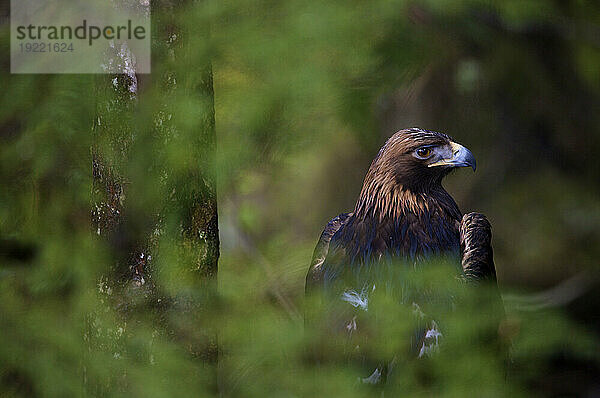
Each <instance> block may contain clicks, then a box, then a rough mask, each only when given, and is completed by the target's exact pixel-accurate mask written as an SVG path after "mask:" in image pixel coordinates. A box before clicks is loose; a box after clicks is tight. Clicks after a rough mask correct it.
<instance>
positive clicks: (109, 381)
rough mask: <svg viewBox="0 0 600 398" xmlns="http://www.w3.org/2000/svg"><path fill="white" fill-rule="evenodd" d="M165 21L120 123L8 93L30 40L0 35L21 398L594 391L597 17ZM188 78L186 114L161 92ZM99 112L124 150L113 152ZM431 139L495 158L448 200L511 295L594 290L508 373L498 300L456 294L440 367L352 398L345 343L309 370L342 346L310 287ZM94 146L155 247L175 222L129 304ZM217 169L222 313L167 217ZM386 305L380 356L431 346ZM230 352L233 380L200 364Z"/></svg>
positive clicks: (312, 11) (0, 386)
mask: <svg viewBox="0 0 600 398" xmlns="http://www.w3.org/2000/svg"><path fill="white" fill-rule="evenodd" d="M153 7H154V8H153V37H154V42H153V73H152V75H150V77H149V79H154V81H153V82H152V83H151V84H150V85H149V86H147V87H149V88H148V90H147V91H142V92H141V93H140V95H139V98H138V99H135V100H132V102H131V107H130V105H126V104H116V105H115V106H114V107H113V108H109V109H108V110H107V109H101V108H100V107H99V104H100V105H101V104H105V103H106V101H110V98H112V96H114V95H115V94H114V92H113V91H111V90H112V88H111V87H112V86H111V84H110V80H109V77H106V80H102V78H103V77H98V76H85V75H81V76H68V75H67V76H50V75H38V76H32V75H11V74H10V73H9V70H10V67H9V57H8V55H7V54H8V47H9V37H8V34H9V32H8V26H7V23H3V24H2V25H1V26H0V44H1V46H2V48H3V49H4V52H3V54H5V56H3V57H2V62H1V63H0V68H1V69H2V73H1V74H0V80H1V87H2V89H3V90H2V94H0V101H1V102H0V239H1V243H2V253H0V342H1V343H0V395H2V396H23V397H32V396H40V397H41V396H48V397H65V396H140V397H141V396H143V397H152V396H156V397H163V396H216V395H219V392H220V394H222V395H224V396H240V397H248V396H323V395H329V396H345V397H353V396H381V389H382V388H383V389H384V390H385V393H386V395H388V396H421V395H423V396H431V395H435V396H465V395H475V396H519V395H524V396H528V395H540V396H547V395H553V394H555V395H560V394H561V393H563V394H568V393H571V394H579V395H584V394H589V396H592V395H593V394H594V392H595V393H597V391H598V388H599V387H598V384H597V383H598V382H597V380H598V377H597V376H598V374H599V366H600V365H599V360H600V358H599V355H598V353H599V352H600V347H599V344H598V332H599V330H600V325H599V323H598V321H597V320H598V319H599V318H598V305H597V304H598V299H597V298H596V297H595V296H594V295H593V293H590V292H593V291H594V287H595V286H596V285H595V284H594V283H595V282H594V281H595V280H597V279H594V278H595V277H596V276H597V275H598V261H597V258H598V256H599V255H600V249H599V248H598V247H599V246H598V245H597V243H598V242H599V241H600V204H599V203H600V201H599V200H598V195H599V193H600V192H599V190H600V187H599V186H598V183H597V182H598V180H599V179H600V167H599V166H600V165H599V163H598V152H599V151H600V134H599V133H600V131H599V129H600V127H599V126H600V120H599V118H600V74H599V73H598V71H599V70H600V42H599V41H598V37H600V35H599V34H598V32H600V5H599V4H598V3H597V2H592V1H559V0H555V1H542V0H527V1H503V2H490V1H476V0H460V1H453V2H449V1H433V0H430V1H391V0H381V1H379V0H378V1H369V2H366V1H352V2H348V1H328V2H325V1H295V0H291V1H286V2H275V1H256V0H236V1H211V0H205V1H189V2H173V3H170V2H155V3H153ZM0 9H1V10H2V12H3V13H4V14H3V15H8V10H7V6H4V5H2V6H1V7H0ZM163 11H165V13H164V14H163V13H162V12H163ZM172 21H177V24H179V26H180V29H181V31H182V32H184V33H185V34H186V37H185V40H184V41H183V44H182V47H181V48H180V49H179V52H178V53H177V54H179V55H178V56H175V57H173V56H171V55H172V54H171V52H170V49H169V48H168V46H165V42H164V41H161V39H160V38H161V37H164V35H168V34H169V29H170V27H171V22H172ZM207 31H210V34H209V36H207V35H206V32H207ZM208 62H210V63H212V71H213V75H214V104H215V119H216V136H217V149H216V152H215V153H214V154H213V153H212V152H213V151H207V150H206V147H204V145H205V143H203V142H201V141H199V136H198V135H197V133H198V129H199V128H200V126H205V125H206V122H207V120H206V117H207V115H210V113H211V109H210V107H211V105H210V103H211V101H212V98H209V97H210V95H209V96H206V93H207V91H206V90H205V91H202V92H199V91H197V90H196V91H195V90H194V88H196V87H198V86H202V84H203V82H204V83H205V80H206V79H205V77H206V64H207V63H208ZM171 73H173V75H171ZM172 76H176V77H177V84H176V86H177V88H176V89H173V90H174V91H173V90H171V89H170V87H171V85H170V84H171V83H169V84H164V85H161V83H160V82H172V80H171V77H172ZM141 81H142V82H143V81H144V77H141ZM157 82H158V83H157ZM106 83H108V84H106ZM105 86H108V90H105V89H104V87H105ZM121 95H122V94H121ZM128 103H129V102H128ZM113 105H114V104H113ZM99 113H100V114H102V116H103V118H104V120H107V121H108V122H110V123H113V126H114V129H113V130H112V131H113V132H119V133H123V140H125V141H127V142H128V145H127V146H125V145H122V144H123V141H122V140H118V139H116V138H115V136H112V135H111V136H109V137H108V139H107V141H106V142H104V141H102V138H98V135H94V132H96V133H97V130H94V126H95V124H94V123H95V121H96V120H97V119H98V115H99ZM168 117H171V118H172V121H169V122H168V123H167V126H168V128H164V129H163V128H162V127H159V126H163V125H162V124H161V122H164V121H165V120H167V119H168ZM411 126H419V127H423V128H427V129H432V130H439V131H443V132H446V133H448V134H450V135H451V136H453V137H454V138H455V139H456V140H457V141H459V142H461V143H462V144H464V145H465V146H467V147H469V148H470V149H471V150H472V151H473V153H474V154H475V156H476V157H477V160H478V170H477V173H475V174H474V175H470V174H468V173H464V172H459V173H455V174H453V175H452V176H450V177H449V178H448V180H447V184H446V185H447V188H448V190H449V192H450V193H451V194H452V195H453V196H454V197H455V199H456V201H457V203H458V204H459V206H460V207H461V209H462V210H463V212H467V211H472V210H475V211H481V212H483V213H485V214H486V215H487V216H488V218H489V219H490V221H491V223H492V225H493V228H494V240H493V243H494V248H495V260H496V267H497V269H498V274H499V278H500V283H501V285H502V287H503V290H504V292H510V290H511V289H513V288H519V289H524V288H529V289H530V290H533V289H535V288H542V287H548V286H551V285H553V284H555V283H558V282H559V281H561V280H563V279H564V278H566V277H568V276H570V275H573V274H575V273H578V272H587V273H588V274H586V275H590V277H589V278H588V279H589V281H590V283H591V287H589V286H588V290H585V289H584V290H583V291H581V292H579V293H580V295H579V296H578V298H577V299H576V300H574V301H569V302H568V303H563V304H568V306H566V307H560V308H549V309H540V310H536V311H528V312H519V311H517V310H514V309H511V308H509V309H508V313H507V318H506V320H505V321H504V322H503V324H502V325H501V332H502V333H503V334H504V335H505V336H507V337H508V338H512V341H513V347H512V350H511V352H512V358H513V359H512V364H511V365H510V366H504V364H503V363H502V358H501V357H500V356H499V355H498V354H497V353H495V352H491V351H490V350H489V349H488V347H487V346H486V345H485V344H483V343H481V344H480V343H473V341H476V340H477V339H476V338H475V337H473V338H472V336H477V335H478V333H480V331H482V330H488V331H489V328H490V317H489V314H490V309H489V308H488V307H487V306H486V305H485V299H482V297H483V298H484V297H485V296H486V290H485V289H484V288H483V287H482V288H477V289H467V288H462V287H461V288H458V289H457V290H456V291H455V295H456V296H457V299H458V301H459V302H460V303H462V305H461V306H459V307H458V308H457V310H456V311H454V312H451V313H449V314H448V315H447V316H448V319H447V321H446V322H447V326H448V332H447V333H446V334H445V340H444V345H443V346H442V349H441V351H440V353H439V355H438V356H435V357H433V358H430V359H426V360H423V361H416V360H413V361H410V360H406V361H404V362H402V366H401V367H400V366H399V367H397V368H396V369H397V370H396V371H395V375H396V376H395V377H394V378H392V379H391V380H390V382H389V383H388V385H387V386H385V387H376V388H370V387H368V386H364V385H360V383H357V382H356V380H357V378H358V377H365V375H364V374H363V373H362V372H363V370H362V369H360V368H358V367H354V366H353V365H352V364H351V363H350V364H349V363H348V362H347V361H344V360H343V358H341V357H343V356H344V355H343V353H341V352H336V349H335V347H337V345H336V342H335V339H336V337H335V336H331V339H332V342H331V347H333V348H331V350H330V351H328V355H329V356H330V357H331V358H332V359H331V361H329V362H326V363H323V364H321V365H320V366H318V367H317V366H316V365H315V364H314V363H313V362H311V360H310V358H307V354H306V349H307V347H308V346H310V345H311V344H314V343H315V340H318V339H322V338H323V336H315V335H313V334H312V333H311V332H307V333H306V332H305V331H304V327H303V322H302V314H303V312H304V309H305V303H304V302H303V283H304V276H305V274H306V271H307V268H308V264H309V261H310V257H311V253H312V249H313V248H314V245H315V243H316V241H317V238H318V236H319V234H320V232H321V230H322V228H323V227H324V225H325V224H326V222H327V221H328V220H329V219H330V218H331V217H333V216H335V215H337V214H339V213H341V212H346V211H350V210H351V209H352V208H353V206H354V201H355V200H356V197H357V195H358V192H359V190H360V186H361V183H362V178H363V177H364V174H365V172H366V170H367V168H368V165H369V163H370V161H371V160H372V158H373V156H374V155H375V154H376V152H377V150H378V148H379V147H380V146H381V145H382V144H383V142H384V141H385V139H386V138H387V137H389V136H390V135H391V134H393V133H394V132H395V131H397V130H399V129H401V128H405V127H411ZM127 129H131V132H132V134H129V133H128V132H130V130H127ZM126 133H127V134H126ZM115 143H117V145H115ZM94 146H100V147H102V151H103V153H104V154H107V155H108V156H109V157H110V160H111V161H110V164H111V165H112V167H115V168H116V170H117V171H118V173H119V174H120V175H122V176H126V177H127V178H128V181H129V184H130V187H129V188H128V190H127V189H126V192H125V196H124V201H125V204H126V208H127V209H128V210H127V211H128V217H129V218H130V219H132V220H134V221H135V220H139V223H137V224H136V223H134V224H135V225H138V226H139V229H140V230H142V231H146V230H148V229H149V230H152V228H153V227H154V224H153V223H152V222H153V220H154V218H155V217H156V216H157V214H160V213H161V212H162V214H163V216H164V217H165V218H166V219H164V220H163V222H164V224H162V225H163V226H164V228H163V230H162V231H161V234H160V237H159V238H157V242H155V245H156V246H155V247H154V250H155V252H154V253H153V255H154V256H155V258H156V260H155V261H154V263H153V266H152V269H151V272H152V274H151V278H152V283H148V284H147V285H146V286H145V287H142V288H132V287H131V286H129V285H128V284H120V283H117V281H118V280H119V278H120V277H121V275H122V274H126V273H127V270H126V269H125V270H124V269H120V268H119V265H118V264H120V263H119V261H120V259H119V253H117V252H116V251H115V249H114V242H110V241H107V240H105V239H101V238H97V237H96V236H95V231H93V228H92V221H91V216H90V214H91V211H92V206H93V201H94V195H93V179H92V148H93V147H94ZM123 151H125V152H127V153H126V156H123ZM213 156H214V157H213ZM199 157H201V158H199ZM207 169H211V170H212V169H214V170H216V174H217V175H218V179H217V184H218V185H217V192H218V206H219V217H220V220H219V230H220V236H221V258H220V261H219V276H218V285H219V286H218V287H219V289H218V293H215V292H214V291H213V290H212V289H211V288H210V286H208V285H210V282H207V281H206V280H205V279H203V278H199V277H198V273H197V272H194V270H193V269H190V267H191V265H192V264H194V263H195V259H196V258H197V256H198V255H201V253H200V254H199V253H197V252H195V251H194V250H191V252H190V250H186V248H187V249H189V246H185V245H182V244H181V239H180V238H181V237H180V236H179V228H180V223H181V222H182V218H185V215H184V214H182V213H180V212H179V211H178V210H177V209H178V208H177V207H169V206H168V203H169V202H168V200H167V198H168V194H169V192H170V190H169V189H167V188H170V187H174V188H179V189H183V187H187V186H188V184H189V183H190V181H191V178H190V175H192V176H193V175H194V174H193V172H194V171H201V172H206V171H207ZM162 170H169V171H170V173H169V178H168V182H167V183H165V177H164V175H163V173H162ZM211 170H209V172H212V171H211ZM190 172H192V173H191V174H190ZM194 182H195V183H198V182H197V181H194ZM169 184H171V185H169ZM148 220H151V221H148ZM146 232H147V231H146ZM435 275H436V272H435V271H433V274H431V275H430V277H431V278H433V277H434V276H435ZM442 279H443V278H442ZM435 280H437V279H435ZM440 280H441V279H440ZM440 283H442V282H440ZM150 286H152V288H151V287H150ZM206 292H208V294H206ZM575 292H576V293H577V291H576V289H575ZM579 293H578V294H579ZM374 300H381V303H382V304H381V306H380V307H379V308H380V309H381V311H384V312H382V314H390V313H392V314H398V316H386V315H381V316H380V318H383V319H384V320H385V321H386V322H384V323H383V324H382V326H381V330H380V333H381V336H382V337H381V338H379V339H375V341H376V344H375V347H374V348H373V349H374V350H377V351H378V352H383V353H385V352H394V350H395V349H397V348H398V347H401V346H402V344H405V343H404V342H403V340H402V337H401V336H402V335H403V334H404V333H405V332H406V331H407V330H410V329H411V327H412V326H413V325H412V324H411V321H410V320H409V319H408V318H407V317H405V316H404V317H403V316H401V314H405V313H406V311H407V309H406V308H402V307H398V303H397V302H394V301H391V300H390V299H389V297H386V296H382V297H379V298H374ZM190 303H192V304H190ZM197 303H200V305H195V304H197ZM309 304H310V303H306V305H309ZM394 306H396V307H398V308H396V307H394ZM369 316H373V317H376V316H377V314H369ZM214 331H218V335H219V350H220V358H219V362H218V364H216V363H214V362H211V361H209V360H206V359H205V358H203V353H202V347H203V344H204V341H205V340H206V339H207V338H208V339H209V340H210V338H211V333H213V332H214ZM396 338H397V339H398V340H395V339H396ZM198 347H200V348H198Z"/></svg>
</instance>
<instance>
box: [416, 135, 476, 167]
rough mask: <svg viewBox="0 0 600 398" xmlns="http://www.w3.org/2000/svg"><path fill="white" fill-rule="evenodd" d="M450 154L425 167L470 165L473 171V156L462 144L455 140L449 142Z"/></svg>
mask: <svg viewBox="0 0 600 398" xmlns="http://www.w3.org/2000/svg"><path fill="white" fill-rule="evenodd" d="M450 149H451V150H450V156H449V157H447V158H443V159H440V160H438V161H437V162H434V163H431V164H429V165H427V167H436V166H446V167H472V168H473V171H475V169H476V167H477V163H476V162H475V156H473V154H472V153H471V151H469V150H468V149H467V148H465V147H464V146H462V145H460V144H457V143H456V142H451V143H450Z"/></svg>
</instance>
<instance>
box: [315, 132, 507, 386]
mask: <svg viewBox="0 0 600 398" xmlns="http://www.w3.org/2000/svg"><path fill="white" fill-rule="evenodd" d="M457 167H472V168H473V170H475V158H474V157H473V155H472V154H471V152H470V151H469V150H468V149H467V148H465V147H463V146H462V145H460V144H457V143H455V142H454V141H453V140H452V139H451V138H450V137H449V136H448V135H446V134H443V133H438V132H433V131H427V130H422V129H418V128H412V129H407V130H401V131H399V132H397V133H396V134H394V135H393V136H392V137H391V138H390V139H388V141H387V142H386V143H385V145H384V146H383V147H382V148H381V150H380V151H379V153H378V154H377V156H376V157H375V159H374V160H373V162H372V163H371V166H370V168H369V170H368V172H367V174H366V176H365V179H364V182H363V187H362V190H361V193H360V196H359V198H358V200H357V202H356V205H355V207H354V211H353V212H351V213H344V214H340V215H339V216H337V217H335V218H334V219H332V220H331V221H330V222H329V223H328V224H327V226H326V227H325V230H324V231H323V233H322V234H321V237H320V239H319V242H318V244H317V247H316V248H315V251H314V255H313V259H312V262H311V266H310V270H309V272H308V275H307V277H306V290H307V293H310V292H311V291H313V290H315V289H317V290H318V289H321V290H323V291H324V292H326V293H327V294H328V295H329V297H330V298H331V299H334V300H336V297H337V298H338V299H341V300H342V301H343V302H347V303H349V304H350V305H351V306H347V307H343V308H342V309H341V312H336V313H335V314H331V315H332V316H333V318H330V319H334V320H336V321H335V322H333V323H336V322H338V321H337V320H340V319H341V320H344V319H345V321H344V322H346V323H345V324H344V325H343V327H342V328H341V329H343V330H347V331H348V332H349V333H350V334H351V335H352V334H353V333H354V334H356V333H357V330H359V329H360V326H358V325H357V315H358V314H359V312H356V311H361V310H364V311H366V310H367V309H368V295H369V292H371V291H373V289H375V285H376V281H377V285H378V286H379V284H380V283H381V282H383V283H384V285H385V286H386V289H389V288H390V287H391V288H392V289H394V288H396V287H397V288H398V289H399V290H401V291H402V297H403V299H402V300H403V302H404V304H408V305H413V306H415V308H416V312H417V313H419V314H420V315H418V317H419V321H418V322H417V325H418V327H417V329H419V330H417V331H416V333H415V335H414V336H413V337H411V341H412V343H411V345H412V346H413V348H414V349H415V350H416V353H417V354H418V356H419V357H421V356H423V355H429V353H430V352H432V351H433V350H435V349H436V348H437V344H438V337H439V336H441V332H440V331H439V330H438V326H437V323H436V322H435V321H434V320H433V319H429V320H427V318H426V317H425V314H423V313H422V312H421V310H420V304H421V303H426V302H429V301H431V300H436V299H435V298H434V297H432V294H433V295H436V294H437V293H435V292H432V291H431V290H427V291H419V292H407V291H408V290H410V287H409V285H410V284H409V283H408V284H407V283H406V282H407V281H404V280H390V279H393V278H396V276H397V275H398V274H397V273H394V272H393V269H397V268H398V267H411V268H413V267H414V268H418V267H420V266H422V265H424V264H426V263H427V262H428V261H429V260H432V259H434V258H444V259H446V260H447V261H446V262H449V263H450V264H454V265H455V267H456V272H457V274H462V276H463V278H464V279H466V280H468V281H480V280H485V279H489V280H493V281H495V276H496V273H495V268H494V263H493V258H492V248H491V226H490V224H489V222H488V221H487V219H486V218H485V216H483V215H482V214H478V213H469V214H467V215H465V216H464V217H463V215H462V214H461V212H460V210H459V208H458V206H457V204H456V202H455V201H454V199H453V198H452V197H451V196H450V194H448V192H446V190H445V189H444V188H443V187H442V180H443V178H444V177H445V176H446V175H447V174H448V173H450V172H451V171H452V170H453V169H455V168H457ZM461 260H462V261H461ZM461 265H462V267H461ZM390 270H392V272H390ZM334 286H335V287H334ZM405 292H407V293H405ZM331 294H333V295H331ZM448 300H449V301H451V300H450V299H448ZM442 301H443V300H442ZM446 304H447V305H448V304H449V306H448V307H447V308H450V307H451V305H452V304H451V303H449V302H447V303H446ZM335 328H338V327H337V326H336V327H335ZM374 366H376V368H375V371H374V372H373V374H372V375H371V376H370V377H368V378H365V379H364V381H365V382H369V383H370V382H378V381H379V380H380V378H381V377H385V374H386V373H387V370H386V369H387V365H386V362H385V361H377V362H376V364H375V365H374ZM371 369H372V368H371Z"/></svg>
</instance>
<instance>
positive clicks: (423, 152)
mask: <svg viewBox="0 0 600 398" xmlns="http://www.w3.org/2000/svg"><path fill="white" fill-rule="evenodd" d="M415 153H416V154H417V157H418V158H420V159H427V158H428V157H429V156H431V153H432V150H431V148H429V147H424V148H419V149H417V150H416V152H415Z"/></svg>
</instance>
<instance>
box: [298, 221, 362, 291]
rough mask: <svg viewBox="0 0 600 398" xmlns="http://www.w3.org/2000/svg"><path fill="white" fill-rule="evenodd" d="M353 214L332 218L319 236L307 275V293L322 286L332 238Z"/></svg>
mask: <svg viewBox="0 0 600 398" xmlns="http://www.w3.org/2000/svg"><path fill="white" fill-rule="evenodd" d="M351 215H352V213H342V214H340V215H339V216H337V217H335V218H332V219H331V220H330V221H329V222H328V223H327V225H326V226H325V229H324V230H323V233H322V234H321V237H320V238H319V242H318V243H317V246H316V247H315V251H314V252H313V257H312V261H311V262H310V269H309V270H308V274H307V275H306V293H308V292H310V291H311V290H312V289H313V288H315V287H316V286H319V285H321V286H322V284H323V282H324V277H325V275H324V266H323V264H324V263H325V259H326V258H327V255H328V254H329V243H330V242H331V238H332V237H333V235H335V233H336V232H337V231H339V230H340V228H341V227H342V226H343V225H344V224H345V223H346V221H348V218H350V216H351Z"/></svg>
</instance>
